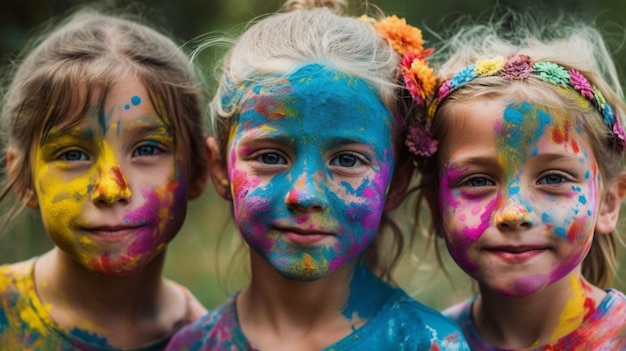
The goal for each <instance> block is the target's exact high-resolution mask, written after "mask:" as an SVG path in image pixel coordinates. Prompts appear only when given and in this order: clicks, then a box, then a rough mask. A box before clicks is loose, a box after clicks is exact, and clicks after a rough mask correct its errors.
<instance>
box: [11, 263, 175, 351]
mask: <svg viewBox="0 0 626 351" xmlns="http://www.w3.org/2000/svg"><path fill="white" fill-rule="evenodd" d="M34 263H35V259H30V260H28V261H24V262H20V263H15V264H10V265H2V266H0V350H2V351H31V350H32V351H78V350H80V351H109V350H121V349H119V348H114V347H111V346H108V345H107V343H106V340H105V339H104V338H102V337H99V336H98V335H95V334H93V333H90V332H89V331H86V330H83V329H79V328H74V329H72V330H66V329H64V328H62V327H61V326H59V325H58V324H56V323H55V322H54V321H53V320H52V318H51V317H50V315H49V314H48V311H49V306H47V305H44V304H43V303H42V302H41V300H39V298H38V296H37V293H36V291H35V284H34V281H33V267H34ZM170 337H171V335H170V336H166V337H164V338H162V339H159V340H156V341H154V342H151V343H149V344H147V345H144V346H141V347H137V348H132V349H123V350H137V351H157V350H163V348H164V347H165V345H166V344H167V342H168V341H169V339H170Z"/></svg>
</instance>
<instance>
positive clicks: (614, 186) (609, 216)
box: [595, 172, 626, 234]
mask: <svg viewBox="0 0 626 351" xmlns="http://www.w3.org/2000/svg"><path fill="white" fill-rule="evenodd" d="M624 197H626V172H622V173H620V175H619V176H618V177H617V179H616V180H614V181H612V182H611V183H609V184H608V186H607V187H606V189H605V190H604V194H603V196H602V202H601V203H600V209H599V213H598V218H597V220H596V228H595V229H596V230H595V231H596V233H598V234H609V233H611V232H612V231H613V230H615V227H616V226H617V220H618V218H619V212H620V208H621V206H622V202H623V201H624Z"/></svg>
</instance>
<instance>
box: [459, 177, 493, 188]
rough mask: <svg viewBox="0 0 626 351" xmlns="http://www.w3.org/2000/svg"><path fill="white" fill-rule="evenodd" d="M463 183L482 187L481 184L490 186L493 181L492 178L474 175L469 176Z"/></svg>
mask: <svg viewBox="0 0 626 351" xmlns="http://www.w3.org/2000/svg"><path fill="white" fill-rule="evenodd" d="M465 185H466V186H471V187H483V186H492V185H495V183H494V182H493V181H492V180H490V179H487V178H486V177H481V176H475V177H471V178H470V179H468V180H467V181H466V182H465Z"/></svg>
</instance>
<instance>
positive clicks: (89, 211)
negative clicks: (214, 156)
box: [0, 11, 208, 350]
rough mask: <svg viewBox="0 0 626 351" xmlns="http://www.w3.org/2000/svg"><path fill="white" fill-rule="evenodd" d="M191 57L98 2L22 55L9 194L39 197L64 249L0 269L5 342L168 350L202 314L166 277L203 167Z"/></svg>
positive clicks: (10, 99) (9, 136) (31, 203)
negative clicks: (168, 254) (170, 248)
mask: <svg viewBox="0 0 626 351" xmlns="http://www.w3.org/2000/svg"><path fill="white" fill-rule="evenodd" d="M190 68H191V66H190V63H189V61H188V59H187V57H186V56H185V55H184V54H183V53H182V52H181V51H180V50H179V48H178V47H177V45H176V44H175V43H174V42H173V41H172V40H170V39H169V38H167V37H165V36H163V35H161V34H160V33H158V32H156V31H155V30H153V29H151V28H149V27H146V26H144V25H142V24H139V23H135V22H132V21H129V20H126V19H122V18H118V17H113V16H107V15H103V14H99V13H97V12H94V11H81V12H79V13H77V14H75V15H74V16H72V17H71V18H70V19H69V20H67V21H66V22H65V23H64V24H63V25H61V26H60V27H59V28H58V29H56V30H54V31H53V32H51V33H50V34H49V35H48V36H47V37H46V38H44V39H43V40H42V41H41V42H40V43H39V44H38V45H37V46H36V47H35V48H34V49H33V50H32V51H31V52H30V53H28V55H26V57H25V58H24V59H23V61H22V62H21V64H20V65H19V66H18V68H17V70H16V72H15V74H14V77H13V79H12V82H11V83H10V86H9V87H8V91H7V93H6V96H5V97H4V103H3V109H2V123H3V124H2V131H4V132H5V133H6V159H7V168H8V170H7V179H6V186H5V188H4V190H3V192H2V193H1V195H0V199H2V200H5V199H6V198H7V197H8V196H9V194H10V193H14V194H16V195H17V197H19V199H20V200H21V202H22V204H23V205H22V206H21V207H24V205H25V206H28V207H29V208H32V209H36V208H38V209H39V211H40V213H41V217H42V220H43V225H44V228H45V230H46V232H47V234H48V235H49V236H50V238H52V240H53V241H54V243H55V244H56V246H55V247H54V248H53V249H52V250H50V251H49V252H47V253H45V254H43V255H42V256H40V257H36V258H33V259H30V260H28V261H25V262H21V263H15V264H11V265H5V266H2V267H1V268H0V349H2V350H113V349H133V350H160V349H163V347H164V346H165V344H166V343H167V341H168V339H169V338H170V336H171V335H172V333H173V332H174V331H176V330H177V329H179V328H180V327H181V326H183V325H184V324H187V323H188V322H190V321H191V320H193V319H196V318H197V317H199V316H200V315H202V314H203V313H204V312H205V310H204V308H203V307H202V306H201V305H200V304H199V303H198V301H197V300H196V299H195V298H194V297H193V296H192V295H191V294H190V293H189V291H188V290H187V289H185V288H183V287H182V286H179V285H178V284H175V283H173V282H171V281H169V280H166V279H165V278H164V277H163V276H162V274H161V272H162V269H163V262H164V259H165V249H166V246H167V244H168V242H169V241H170V240H171V239H172V238H173V237H174V236H175V235H176V234H177V233H178V231H179V229H180V227H181V226H182V224H183V221H184V218H185V214H186V208H187V201H188V199H193V198H195V197H197V196H199V195H200V194H201V192H202V190H203V188H204V185H205V181H206V177H207V176H208V174H207V164H206V162H207V153H206V152H205V151H202V150H206V146H205V143H204V137H205V136H204V135H203V134H204V133H203V132H202V118H201V117H202V113H201V107H200V93H199V87H198V86H197V84H196V80H195V78H194V77H195V76H194V73H195V72H194V71H193V70H192V69H190ZM13 212H16V211H13ZM11 218H12V217H11V216H8V217H6V218H5V220H4V222H3V223H2V227H5V226H6V224H7V223H8V222H9V221H10V220H11Z"/></svg>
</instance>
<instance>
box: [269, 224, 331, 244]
mask: <svg viewBox="0 0 626 351" xmlns="http://www.w3.org/2000/svg"><path fill="white" fill-rule="evenodd" d="M274 229H275V230H277V231H279V232H281V233H282V235H283V238H285V239H286V240H287V241H289V242H291V243H293V244H300V245H313V244H318V243H320V242H321V241H323V240H325V239H327V238H329V237H333V236H334V233H332V232H329V231H326V230H321V229H315V228H306V229H302V228H296V227H275V228H274Z"/></svg>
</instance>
